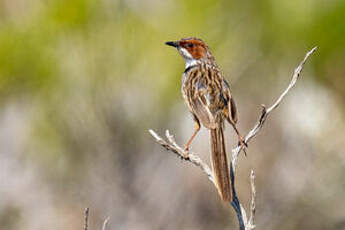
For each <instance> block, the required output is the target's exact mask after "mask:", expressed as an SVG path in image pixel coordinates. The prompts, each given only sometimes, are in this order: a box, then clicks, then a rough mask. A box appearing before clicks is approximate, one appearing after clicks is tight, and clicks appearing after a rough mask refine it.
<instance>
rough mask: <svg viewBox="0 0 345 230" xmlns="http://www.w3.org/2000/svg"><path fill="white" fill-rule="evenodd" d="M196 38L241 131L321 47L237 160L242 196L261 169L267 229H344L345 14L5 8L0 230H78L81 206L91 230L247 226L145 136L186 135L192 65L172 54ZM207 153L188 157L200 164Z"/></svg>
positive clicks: (161, 7) (198, 4)
mask: <svg viewBox="0 0 345 230" xmlns="http://www.w3.org/2000/svg"><path fill="white" fill-rule="evenodd" d="M188 36H197V37H200V38H202V39H203V40H204V41H206V42H207V43H208V44H209V46H210V47H211V49H212V51H213V54H214V56H215V57H216V60H217V62H218V64H219V65H220V66H221V68H222V70H223V72H224V73H225V74H226V75H227V78H228V79H229V81H230V83H231V85H232V90H233V94H234V95H235V98H236V101H237V104H238V109H239V114H240V118H239V119H240V123H239V126H240V129H241V130H242V132H245V131H247V130H248V129H249V128H250V127H251V126H252V125H253V124H254V122H255V121H256V119H257V117H258V114H259V111H260V108H259V105H260V104H262V103H264V104H269V103H271V102H272V101H273V99H274V98H275V97H276V96H277V95H278V94H279V93H280V92H281V91H282V89H283V88H284V87H285V86H286V85H287V83H288V82H289V80H290V75H291V73H292V71H293V68H294V67H296V66H297V64H298V62H299V61H300V60H301V59H302V58H303V56H304V54H305V52H306V51H308V50H309V49H311V48H312V47H313V46H315V45H317V46H318V47H319V49H318V51H317V53H316V54H315V55H313V56H312V57H311V59H310V62H308V63H307V65H306V67H305V69H304V72H303V76H302V78H301V80H300V81H299V82H298V83H297V87H296V88H295V89H293V90H292V91H291V94H290V95H289V97H288V98H287V100H286V101H285V102H284V103H283V104H282V105H281V107H280V108H279V109H278V110H277V111H276V112H275V113H274V114H273V115H272V117H271V118H270V119H269V121H268V122H267V124H266V126H265V128H264V130H263V132H262V133H261V134H260V136H259V137H258V138H257V139H256V140H255V141H254V142H253V144H251V145H250V147H249V149H248V157H247V158H244V157H243V158H242V159H240V164H241V165H240V169H239V171H238V173H239V175H238V176H239V177H238V179H237V183H238V185H237V186H238V190H239V191H238V193H239V195H240V199H241V200H242V202H243V203H244V204H246V201H247V200H248V199H249V181H248V176H249V169H250V168H254V169H255V171H256V173H257V182H256V183H257V193H258V199H257V202H258V204H257V221H256V224H257V226H258V228H259V229H344V228H345V199H344V198H345V197H344V194H345V182H344V181H345V167H344V166H345V155H344V147H345V131H344V130H345V129H344V128H345V116H344V112H345V109H344V108H345V103H344V100H345V62H344V60H345V1H340V0H332V1H323V0H308V1H296V0H284V1H274V0H263V1H228V0H216V1H207V0H199V1H195V0H183V1H182V0H176V1H173V0H167V1H158V0H146V1H142V0H127V1H125V0H122V1H120V0H99V1H92V0H32V1H26V0H1V1H0V98H1V99H0V106H1V107H0V204H1V205H0V226H1V227H0V228H1V229H27V230H30V229H35V230H37V229H77V228H81V227H82V222H83V209H84V208H85V207H90V218H91V227H92V229H96V227H99V226H100V225H101V222H102V220H103V219H104V218H105V217H106V216H110V223H109V229H230V228H235V227H236V228H237V224H236V219H235V216H234V213H233V211H232V210H231V209H230V208H229V207H228V206H226V205H223V204H222V202H221V201H220V199H219V198H218V197H217V192H216V191H215V190H214V189H213V187H212V186H211V185H210V184H209V182H208V181H207V179H206V178H205V177H204V176H203V175H202V174H201V173H200V171H199V170H198V169H195V168H193V167H189V166H187V165H185V164H184V163H181V162H179V161H177V160H176V159H175V158H174V157H172V156H171V155H169V154H166V153H165V151H164V150H163V149H161V147H160V146H158V145H157V144H156V143H154V141H153V140H152V138H151V137H150V136H149V134H148V132H147V130H148V129H149V128H153V129H155V130H157V131H159V132H164V130H165V129H167V128H168V129H170V130H171V131H172V132H173V133H174V134H176V136H177V139H178V141H179V142H180V143H181V144H183V143H184V142H185V141H186V140H187V138H188V137H189V135H190V134H191V133H192V130H193V122H192V119H191V118H190V116H189V115H188V112H187V109H186V108H185V107H184V105H183V101H182V98H181V95H180V81H181V74H182V72H183V68H184V63H183V60H182V58H181V57H179V56H178V54H177V52H176V51H174V50H173V49H171V48H170V47H165V46H164V42H165V41H168V40H174V39H180V38H181V37H188ZM227 132H228V133H227V134H228V136H229V137H228V140H229V141H228V149H230V148H231V146H233V145H234V144H235V143H236V141H235V140H236V139H235V138H234V135H233V132H232V131H231V129H230V127H228V129H227ZM207 140H208V137H207V132H206V131H205V130H204V131H203V132H202V133H201V134H200V135H199V136H198V137H197V140H196V141H195V142H194V143H193V146H192V149H193V150H195V151H198V152H200V153H202V154H203V158H204V159H207V158H208V144H207V143H208V141H207ZM91 227H90V228H91Z"/></svg>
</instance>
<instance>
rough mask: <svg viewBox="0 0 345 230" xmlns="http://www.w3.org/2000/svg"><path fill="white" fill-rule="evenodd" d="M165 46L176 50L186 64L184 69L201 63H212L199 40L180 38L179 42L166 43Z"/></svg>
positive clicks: (212, 60)
mask: <svg viewBox="0 0 345 230" xmlns="http://www.w3.org/2000/svg"><path fill="white" fill-rule="evenodd" d="M165 44H166V45H168V46H172V47H175V48H176V49H177V50H178V52H179V53H180V54H181V56H182V57H183V58H184V60H185V62H186V67H188V66H191V65H195V64H197V63H201V62H214V58H213V56H212V54H211V52H210V50H209V48H208V46H207V45H206V43H205V42H203V41H202V40H201V39H198V38H195V37H191V38H182V39H181V40H179V41H172V42H166V43H165Z"/></svg>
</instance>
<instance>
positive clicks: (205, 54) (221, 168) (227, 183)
mask: <svg viewBox="0 0 345 230" xmlns="http://www.w3.org/2000/svg"><path fill="white" fill-rule="evenodd" d="M165 44H166V45H169V46H173V47H175V48H176V49H177V50H178V52H179V53H180V54H181V56H182V57H183V58H184V60H185V63H186V68H185V71H184V73H183V76H182V95H183V99H184V101H185V103H186V105H187V107H188V109H189V111H190V112H191V113H192V114H193V118H194V121H195V131H194V133H193V135H192V137H191V138H190V139H189V141H188V142H187V144H186V146H185V150H186V151H188V148H189V145H190V144H191V142H192V140H193V139H194V137H195V136H196V134H197V133H198V132H199V130H200V123H201V124H202V125H203V126H204V127H206V128H207V129H209V130H210V141H211V162H212V169H213V173H214V177H215V181H216V185H217V188H218V192H219V195H220V196H221V198H222V199H223V200H224V201H232V193H231V180H230V174H229V166H228V160H227V155H226V151H225V142H224V133H223V130H224V119H226V120H227V121H228V122H229V123H230V124H231V125H232V126H233V128H234V130H235V131H236V133H237V135H238V137H239V141H240V143H241V144H244V141H243V138H242V137H241V135H240V134H239V132H238V130H237V128H236V125H235V124H236V122H237V110H236V104H235V101H234V99H233V97H232V96H231V93H230V86H229V83H228V82H227V81H226V80H225V79H224V77H223V75H222V73H221V71H220V69H219V68H218V66H217V64H216V62H215V59H214V57H213V56H212V54H211V52H210V49H209V48H208V46H207V45H206V44H205V43H204V42H203V41H202V40H201V39H198V38H194V37H190V38H183V39H181V40H179V41H172V42H166V43H165Z"/></svg>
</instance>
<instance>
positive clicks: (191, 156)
mask: <svg viewBox="0 0 345 230" xmlns="http://www.w3.org/2000/svg"><path fill="white" fill-rule="evenodd" d="M149 132H150V133H151V135H152V136H153V137H154V138H155V139H156V141H157V142H158V143H159V144H160V145H162V146H163V147H164V148H165V149H166V150H168V151H171V152H173V153H175V154H176V155H177V156H178V157H180V158H181V159H183V160H186V161H188V162H190V163H192V164H194V165H195V166H197V167H199V168H200V169H201V170H202V171H203V172H204V173H205V174H206V175H207V177H208V179H209V180H210V181H211V182H212V183H213V184H214V185H216V184H215V181H214V179H213V173H212V171H211V169H210V167H208V165H207V164H206V163H204V162H203V161H202V160H201V158H200V157H199V156H198V155H197V154H196V153H193V152H191V151H189V152H186V151H185V150H184V149H183V148H181V147H180V146H178V145H177V144H176V141H175V138H174V136H173V135H171V134H170V133H169V130H167V131H166V132H165V135H166V137H167V139H168V141H169V143H168V142H166V141H165V140H164V139H163V138H161V137H160V136H159V135H158V134H157V133H156V132H155V131H153V130H152V129H150V130H149Z"/></svg>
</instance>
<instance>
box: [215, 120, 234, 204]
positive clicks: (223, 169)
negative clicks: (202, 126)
mask: <svg viewBox="0 0 345 230" xmlns="http://www.w3.org/2000/svg"><path fill="white" fill-rule="evenodd" d="M210 138H211V162H212V170H213V175H214V179H215V182H216V185H217V189H218V192H219V195H220V196H221V198H222V199H223V200H224V201H227V202H231V199H232V194H231V181H230V174H229V166H228V159H227V155H226V151H225V142H224V133H223V126H222V125H219V127H217V128H216V129H210Z"/></svg>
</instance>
